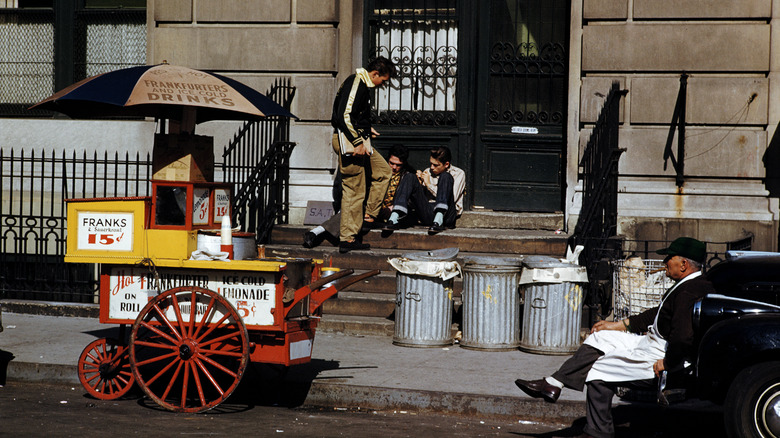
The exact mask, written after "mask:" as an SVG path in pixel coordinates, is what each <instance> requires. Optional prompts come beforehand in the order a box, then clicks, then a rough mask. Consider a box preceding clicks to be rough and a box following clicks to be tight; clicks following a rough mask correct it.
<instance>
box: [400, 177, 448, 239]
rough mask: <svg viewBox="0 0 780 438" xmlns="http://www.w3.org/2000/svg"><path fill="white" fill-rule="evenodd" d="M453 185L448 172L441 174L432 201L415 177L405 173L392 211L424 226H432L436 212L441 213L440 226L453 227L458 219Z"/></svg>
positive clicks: (428, 193)
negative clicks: (442, 221)
mask: <svg viewBox="0 0 780 438" xmlns="http://www.w3.org/2000/svg"><path fill="white" fill-rule="evenodd" d="M454 185H455V180H454V179H453V178H452V175H450V173H449V172H442V173H441V174H440V175H439V182H438V184H437V187H436V199H435V200H432V199H430V197H429V196H430V192H428V190H427V189H426V188H425V187H423V185H422V184H420V182H419V181H418V180H417V175H414V174H412V173H407V174H406V175H404V176H403V178H401V182H400V183H398V188H397V189H396V191H395V199H394V201H393V211H397V212H399V213H401V214H402V215H408V216H409V217H410V218H413V219H412V223H413V222H417V221H419V222H420V223H421V224H423V225H426V226H430V225H433V218H434V217H435V216H436V211H442V212H443V213H444V223H443V224H442V225H444V226H447V227H454V226H455V220H456V219H457V218H458V212H457V209H456V208H455V196H454V194H453V193H452V188H453V186H454ZM431 201H433V202H431ZM410 209H411V211H410ZM408 221H409V219H407V220H406V221H405V223H409V222H408Z"/></svg>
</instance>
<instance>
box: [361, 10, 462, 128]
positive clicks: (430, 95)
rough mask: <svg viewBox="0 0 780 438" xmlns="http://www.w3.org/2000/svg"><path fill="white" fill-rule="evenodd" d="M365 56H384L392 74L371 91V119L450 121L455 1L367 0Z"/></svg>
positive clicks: (430, 123) (432, 123)
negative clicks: (394, 72)
mask: <svg viewBox="0 0 780 438" xmlns="http://www.w3.org/2000/svg"><path fill="white" fill-rule="evenodd" d="M369 4H370V7H369V13H368V25H369V35H371V36H372V37H371V38H370V40H369V46H370V47H369V48H368V57H369V59H374V58H376V57H378V56H384V57H386V58H388V59H390V60H391V61H393V62H394V63H395V64H396V66H397V67H398V77H397V78H394V79H392V80H391V81H389V84H388V85H387V86H385V87H384V88H380V89H377V90H376V92H375V96H374V101H375V102H374V103H375V105H374V107H375V108H376V112H375V123H378V124H383V125H423V126H455V125H456V121H457V119H456V114H455V111H456V91H457V82H458V65H457V63H458V19H457V15H456V12H457V11H456V0H407V1H390V0H376V1H371V2H369Z"/></svg>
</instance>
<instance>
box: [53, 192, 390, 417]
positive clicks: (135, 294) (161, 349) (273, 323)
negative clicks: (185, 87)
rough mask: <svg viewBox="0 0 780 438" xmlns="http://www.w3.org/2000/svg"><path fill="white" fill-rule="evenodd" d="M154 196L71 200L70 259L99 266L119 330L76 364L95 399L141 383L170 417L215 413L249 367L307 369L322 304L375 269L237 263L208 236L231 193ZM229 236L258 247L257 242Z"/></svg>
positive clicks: (105, 312)
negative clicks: (327, 271)
mask: <svg viewBox="0 0 780 438" xmlns="http://www.w3.org/2000/svg"><path fill="white" fill-rule="evenodd" d="M152 194H153V195H152V196H150V197H133V198H104V199H70V200H68V201H67V209H68V211H67V219H68V237H67V255H66V259H65V260H66V261H67V262H74V263H99V264H100V282H99V285H100V286H99V288H100V290H99V300H100V322H101V323H105V324H118V325H119V328H120V330H119V332H120V334H119V336H118V338H116V339H97V340H95V341H94V342H92V343H90V344H89V345H87V347H86V348H85V349H84V351H83V352H82V353H81V355H80V357H79V362H78V375H79V380H80V381H81V383H82V384H83V386H84V388H85V389H86V390H87V392H88V393H89V394H91V395H93V396H95V397H97V398H100V399H115V398H119V397H121V396H123V395H124V394H126V393H127V391H128V390H129V389H130V388H131V387H132V386H133V385H134V384H138V385H139V386H140V387H141V388H142V389H143V391H144V392H145V393H146V395H147V396H149V397H150V398H151V399H152V400H154V401H155V402H156V403H158V404H159V405H160V406H163V407H165V408H166V409H169V410H172V411H182V412H200V411H204V410H207V409H211V408H213V407H215V406H217V405H218V404H220V403H221V402H222V401H224V400H225V399H226V398H227V397H229V396H230V394H231V393H232V392H233V390H234V389H235V388H236V386H237V385H238V383H239V382H240V380H241V378H242V376H243V373H244V370H245V369H246V367H247V364H248V363H249V362H250V361H251V362H261V363H269V364H278V365H282V366H293V365H297V364H303V363H307V362H309V361H310V360H311V354H312V346H313V343H314V334H315V329H316V327H317V323H318V321H319V318H320V316H321V305H322V303H323V302H324V301H325V300H326V299H328V298H329V297H331V296H332V295H334V294H335V293H336V292H338V290H340V289H343V288H344V287H346V286H347V285H349V284H352V283H354V282H356V281H360V280H362V279H364V278H366V277H368V276H371V275H376V274H377V273H378V271H372V272H368V273H365V274H362V275H352V274H353V271H352V270H351V269H345V270H341V271H339V272H337V273H335V274H333V275H331V276H329V277H327V278H322V275H321V269H322V265H323V262H322V261H321V260H312V259H301V258H257V255H256V253H255V252H253V251H243V255H242V256H240V257H234V258H233V259H229V258H227V257H226V254H227V253H226V252H221V251H218V250H216V251H215V250H214V249H213V248H211V249H205V250H204V247H207V246H208V242H207V241H206V242H205V243H204V239H203V237H210V238H213V237H214V235H215V234H218V233H215V231H214V230H215V229H219V228H220V221H221V218H222V217H225V216H227V217H229V216H230V211H229V208H230V202H229V199H230V188H229V186H227V185H225V184H220V183H208V182H193V181H185V182H171V181H152ZM220 232H221V230H220ZM232 237H233V238H234V240H233V245H234V246H235V245H236V244H240V242H241V241H243V240H245V239H243V237H246V240H247V241H248V242H249V243H248V245H250V246H251V247H253V248H256V247H255V242H254V236H251V235H249V236H241V235H240V234H239V235H237V236H232ZM217 238H219V239H223V240H222V242H224V236H220V235H217ZM218 249H224V248H222V247H221V246H220V248H218ZM239 252H240V251H238V252H237V251H233V252H232V253H234V254H238V253H239ZM247 252H249V254H247ZM239 258H243V259H239ZM325 284H328V285H327V286H326V287H323V286H324V285H325ZM128 328H129V330H130V332H129V333H127V330H128Z"/></svg>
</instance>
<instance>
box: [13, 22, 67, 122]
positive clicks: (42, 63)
mask: <svg viewBox="0 0 780 438" xmlns="http://www.w3.org/2000/svg"><path fill="white" fill-rule="evenodd" d="M53 88H54V14H53V12H52V11H51V10H48V11H46V10H43V11H41V10H36V11H25V10H6V11H0V113H2V114H8V113H9V112H10V113H14V112H19V111H21V109H22V108H24V107H26V106H29V104H32V103H34V102H37V101H39V100H41V99H43V98H45V97H47V96H49V95H50V94H52V93H53V92H54V90H53Z"/></svg>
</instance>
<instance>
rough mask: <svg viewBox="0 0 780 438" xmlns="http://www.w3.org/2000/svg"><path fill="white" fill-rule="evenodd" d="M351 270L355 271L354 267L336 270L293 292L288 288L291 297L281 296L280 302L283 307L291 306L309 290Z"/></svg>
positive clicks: (345, 274)
mask: <svg viewBox="0 0 780 438" xmlns="http://www.w3.org/2000/svg"><path fill="white" fill-rule="evenodd" d="M353 272H355V270H354V269H345V270H343V271H339V272H336V273H335V274H333V275H328V276H327V277H322V278H320V279H319V280H317V281H314V282H312V283H311V284H309V285H307V286H303V287H301V288H299V289H298V290H296V291H294V292H293V291H292V289H290V290H289V292H292V299H291V300H289V301H286V300H284V298H282V302H283V303H284V306H285V307H288V308H292V307H293V306H294V305H296V304H298V303H299V302H300V301H301V300H302V299H304V298H306V296H308V295H309V294H310V293H311V291H313V290H317V289H319V288H321V287H322V286H323V285H325V284H327V283H330V282H332V281H334V280H338V279H339V278H341V277H346V276H347V275H350V274H352V273H353ZM287 293H288V292H285V296H286V295H287ZM288 310H289V309H288ZM285 313H286V312H285Z"/></svg>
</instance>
